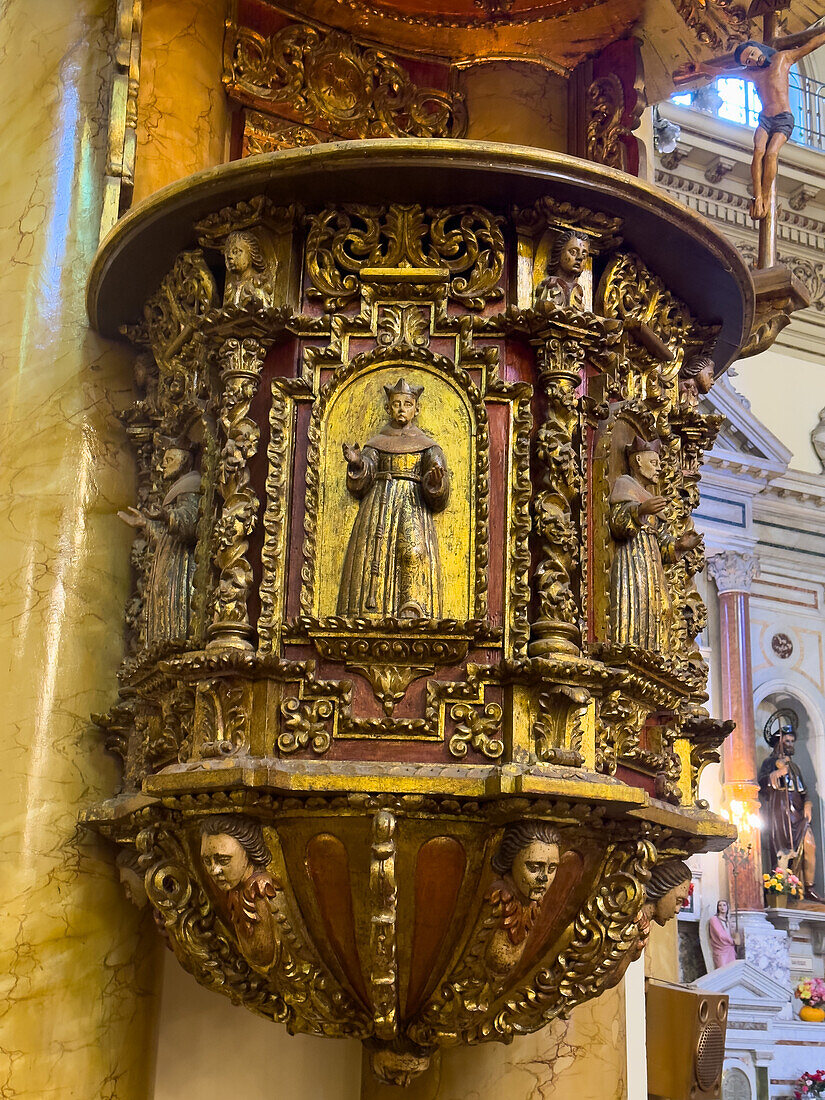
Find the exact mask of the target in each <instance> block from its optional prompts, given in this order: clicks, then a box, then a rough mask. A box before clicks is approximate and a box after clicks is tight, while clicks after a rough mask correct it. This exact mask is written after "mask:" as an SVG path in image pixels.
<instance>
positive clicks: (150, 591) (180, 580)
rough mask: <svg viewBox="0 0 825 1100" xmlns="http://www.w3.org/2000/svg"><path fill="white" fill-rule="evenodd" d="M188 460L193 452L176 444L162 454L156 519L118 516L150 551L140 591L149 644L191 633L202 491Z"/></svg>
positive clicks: (135, 512) (133, 511)
mask: <svg viewBox="0 0 825 1100" xmlns="http://www.w3.org/2000/svg"><path fill="white" fill-rule="evenodd" d="M192 461H193V460H192V454H191V452H190V451H189V450H188V448H187V447H186V446H185V445H184V444H182V443H179V442H173V443H172V445H171V446H169V447H167V448H166V450H165V451H164V452H163V459H162V462H161V470H162V474H163V480H164V481H165V482H166V483H167V485H168V489H167V491H166V495H165V496H164V498H163V501H162V504H161V509H160V514H159V516H158V517H157V518H150V517H149V516H147V515H146V514H145V513H144V512H141V511H140V510H139V509H138V508H127V509H126V511H125V512H118V516H119V517H120V518H121V519H122V520H123V522H124V523H128V524H129V526H130V527H136V528H138V530H140V531H142V532H143V535H144V537H145V538H146V539H147V540H148V541H149V542H150V543H152V544H153V547H154V553H153V555H152V567H151V571H150V574H149V582H148V584H147V586H146V588H145V590H144V593H145V594H144V619H145V624H146V644H147V645H152V644H154V643H155V642H165V641H172V640H180V639H183V638H185V637H186V636H187V634H188V633H189V614H190V604H191V601H192V584H193V579H194V575H195V542H196V541H197V524H198V503H199V499H200V487H201V475H200V474H199V473H198V471H197V470H193V469H192Z"/></svg>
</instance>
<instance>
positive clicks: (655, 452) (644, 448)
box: [627, 435, 662, 485]
mask: <svg viewBox="0 0 825 1100" xmlns="http://www.w3.org/2000/svg"><path fill="white" fill-rule="evenodd" d="M661 453H662V444H661V442H660V441H659V440H658V439H642V437H641V436H638V435H637V436H635V437H634V439H633V442H632V443H631V444H630V446H629V447H628V448H627V464H628V466H629V468H630V473H631V474H632V475H633V477H635V478H638V479H639V480H640V481H642V482H646V483H648V484H650V485H655V484H657V482H658V481H659V474H660V472H661V469H662V458H661Z"/></svg>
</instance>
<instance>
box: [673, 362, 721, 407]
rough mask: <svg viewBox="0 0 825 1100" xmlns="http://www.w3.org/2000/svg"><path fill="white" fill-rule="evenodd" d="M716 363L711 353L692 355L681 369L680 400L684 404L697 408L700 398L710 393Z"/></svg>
mask: <svg viewBox="0 0 825 1100" xmlns="http://www.w3.org/2000/svg"><path fill="white" fill-rule="evenodd" d="M715 369H716V368H715V365H714V362H713V360H712V359H711V358H710V356H709V355H692V356H691V357H690V359H688V360H686V361H685V362H684V363H683V364H682V367H681V369H680V371H679V400H680V401H681V402H682V404H685V405H688V406H690V408H692V409H695V408H696V406H697V405H698V404H699V398H700V397H704V395H705V394H706V393H710V391H711V387H712V386H713V383H714V382H715V381H716V379H715V378H714V370H715Z"/></svg>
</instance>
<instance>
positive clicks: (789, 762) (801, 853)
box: [759, 711, 819, 901]
mask: <svg viewBox="0 0 825 1100" xmlns="http://www.w3.org/2000/svg"><path fill="white" fill-rule="evenodd" d="M777 727H778V728H777ZM765 737H766V738H767V739H768V741H769V743H770V745H771V750H772V751H771V754H770V756H768V757H767V758H766V759H765V760H763V761H762V766H761V767H760V769H759V800H760V802H761V803H762V811H763V814H764V817H765V819H766V823H767V828H768V841H769V848H770V860H771V867H777V866H778V865H779V863H780V861H781V860H783V859H784V860H788V859H790V863H791V870H793V872H794V874H795V875H797V876H798V877H799V878H800V879H802V881H803V883H804V885H805V895H806V897H810V898H813V899H814V900H815V901H818V900H819V899H818V898H817V897H816V894H815V893H814V879H815V877H816V841H815V840H814V833H813V828H812V826H811V814H812V810H813V806H812V803H811V800H810V798H809V797H808V788H807V786H806V784H805V780H804V778H803V776H802V772H801V771H800V770H799V766H798V765H797V764H795V763H794V762H793V755H794V752H795V750H796V729H795V727H794V725H793V723H792V721H791V719H790V716H789V715H788V714H786V713H783V712H782V711H780V712H779V713H778V715H773V716H772V717H771V719H770V720H769V722H768V725H767V726H766V728H765Z"/></svg>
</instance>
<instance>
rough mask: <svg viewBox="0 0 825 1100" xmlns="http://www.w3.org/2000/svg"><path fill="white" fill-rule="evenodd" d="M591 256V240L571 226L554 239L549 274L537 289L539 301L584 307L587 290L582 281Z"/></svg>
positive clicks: (577, 307)
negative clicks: (581, 283) (585, 291)
mask: <svg viewBox="0 0 825 1100" xmlns="http://www.w3.org/2000/svg"><path fill="white" fill-rule="evenodd" d="M589 257H590V240H589V238H588V237H586V236H585V235H584V234H583V233H579V232H577V231H576V230H575V229H571V230H569V231H568V232H566V233H560V234H558V235H557V237H556V239H555V240H554V241H553V247H552V249H551V251H550V260H549V262H548V264H547V275H546V276H545V277H544V279H542V281H541V282H540V283H539V285H538V288H537V290H536V303H537V304H538V303H540V302H546V303H547V304H548V305H551V306H556V307H557V308H560V309H563V308H565V307H572V308H573V309H579V310H581V309H584V289H583V288H582V286H581V285H580V282H579V280H580V279H581V277H582V274H583V272H584V269H585V267H586V265H587V261H588V259H589Z"/></svg>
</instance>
